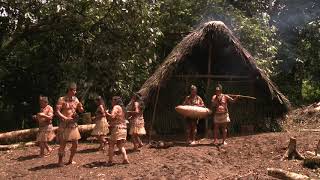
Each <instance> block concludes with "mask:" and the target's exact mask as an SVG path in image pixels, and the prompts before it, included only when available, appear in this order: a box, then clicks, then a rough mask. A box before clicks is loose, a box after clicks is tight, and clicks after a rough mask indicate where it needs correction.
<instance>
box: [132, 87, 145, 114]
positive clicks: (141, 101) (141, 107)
mask: <svg viewBox="0 0 320 180" xmlns="http://www.w3.org/2000/svg"><path fill="white" fill-rule="evenodd" d="M133 94H134V96H135V97H136V102H138V103H139V106H140V110H141V111H144V109H145V105H144V102H143V99H142V95H141V94H140V93H138V92H137V93H133Z"/></svg>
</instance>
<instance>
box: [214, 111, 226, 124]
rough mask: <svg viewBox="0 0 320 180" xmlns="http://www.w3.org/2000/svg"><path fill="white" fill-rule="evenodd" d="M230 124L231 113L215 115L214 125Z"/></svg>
mask: <svg viewBox="0 0 320 180" xmlns="http://www.w3.org/2000/svg"><path fill="white" fill-rule="evenodd" d="M229 122H230V117H229V113H221V114H219V113H216V114H215V115H214V123H216V124H221V123H229Z"/></svg>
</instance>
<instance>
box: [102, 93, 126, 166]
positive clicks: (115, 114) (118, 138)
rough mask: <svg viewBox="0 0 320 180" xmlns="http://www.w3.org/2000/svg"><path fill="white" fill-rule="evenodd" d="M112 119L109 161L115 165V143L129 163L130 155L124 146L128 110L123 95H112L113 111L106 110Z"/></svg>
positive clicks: (124, 160)
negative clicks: (126, 110) (124, 104)
mask: <svg viewBox="0 0 320 180" xmlns="http://www.w3.org/2000/svg"><path fill="white" fill-rule="evenodd" d="M106 115H107V117H108V119H109V120H110V130H111V137H110V140H109V161H108V165H113V154H114V145H117V146H118V148H119V150H120V151H121V153H122V156H123V164H128V163H129V161H128V156H127V152H126V149H125V147H124V145H125V142H126V138H127V124H126V119H125V117H126V112H125V108H124V106H123V102H122V99H121V97H119V96H114V97H112V111H111V113H109V112H108V111H107V112H106Z"/></svg>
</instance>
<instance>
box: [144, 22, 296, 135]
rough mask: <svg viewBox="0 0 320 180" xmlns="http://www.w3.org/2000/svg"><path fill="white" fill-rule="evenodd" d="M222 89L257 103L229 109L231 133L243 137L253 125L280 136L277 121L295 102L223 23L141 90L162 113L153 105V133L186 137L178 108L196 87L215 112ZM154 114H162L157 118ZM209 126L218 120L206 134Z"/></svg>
mask: <svg viewBox="0 0 320 180" xmlns="http://www.w3.org/2000/svg"><path fill="white" fill-rule="evenodd" d="M217 83H220V84H222V86H223V92H224V93H226V94H242V95H249V96H254V97H256V98H257V100H256V101H253V100H247V99H241V100H239V101H237V102H236V103H235V104H229V111H230V118H231V124H230V126H229V130H230V131H229V132H231V133H236V132H239V131H240V129H241V127H242V126H244V125H252V126H253V127H254V128H255V129H256V130H259V131H260V130H261V131H271V130H277V125H279V123H277V121H275V118H276V117H280V116H281V115H283V113H284V112H286V111H287V110H288V107H289V104H290V103H289V101H288V100H287V99H286V98H285V96H284V95H283V94H282V93H281V92H280V91H279V90H278V89H277V88H276V86H275V85H274V84H273V83H272V82H271V80H270V79H269V78H268V77H267V75H266V74H265V73H264V72H263V71H261V70H260V69H259V68H258V67H257V65H256V63H255V61H254V59H253V57H252V56H251V55H250V53H249V52H247V51H246V50H245V49H244V48H243V47H242V46H241V45H240V43H239V41H238V39H237V38H235V37H234V36H233V35H232V33H231V31H230V30H229V29H228V28H227V27H226V26H225V25H224V24H223V23H222V22H218V21H213V22H208V23H206V24H204V25H203V26H202V27H200V28H199V29H198V30H196V31H194V32H192V33H190V34H189V35H188V36H186V37H185V38H184V39H183V40H182V41H181V42H180V43H179V44H178V45H177V46H176V47H175V48H174V49H173V51H172V52H171V53H170V55H169V56H168V57H167V58H166V60H165V61H164V62H163V63H162V64H161V65H160V66H159V68H158V69H157V70H156V71H155V73H154V74H153V75H152V76H151V77H150V78H149V79H148V80H147V81H146V82H145V83H144V85H143V86H142V87H141V89H140V92H141V93H142V94H143V96H144V98H145V100H146V101H148V102H152V103H154V102H155V103H156V104H157V108H154V106H155V104H152V103H150V105H149V106H148V107H147V109H146V111H145V118H146V122H147V123H148V122H149V123H150V122H151V119H152V120H153V129H154V130H155V131H156V132H157V133H159V134H172V133H174V134H177V133H184V132H185V125H186V122H185V120H184V119H183V117H181V116H179V115H178V114H177V113H176V112H175V109H174V108H175V107H176V106H177V105H180V104H181V103H182V102H183V100H184V98H185V97H186V96H187V95H189V88H190V85H191V84H194V85H196V86H197V87H198V94H199V95H200V96H201V97H202V99H203V100H204V102H205V104H206V106H207V107H209V108H211V97H212V95H213V94H214V88H215V86H216V84H217ZM158 87H161V88H160V91H159V88H158ZM156 91H157V92H156ZM158 92H159V96H158ZM156 94H157V95H156ZM155 97H159V101H155V99H156V98H155ZM154 109H155V112H156V113H155V117H154V118H152V117H153V116H152V114H153V110H154ZM206 125H207V127H212V118H210V119H209V121H208V124H205V123H204V120H200V123H199V127H198V130H199V131H200V133H201V132H202V133H203V132H204V130H205V129H206V128H204V126H206Z"/></svg>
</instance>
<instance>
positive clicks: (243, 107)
mask: <svg viewBox="0 0 320 180" xmlns="http://www.w3.org/2000/svg"><path fill="white" fill-rule="evenodd" d="M174 77H175V78H171V79H170V81H169V82H168V83H167V85H166V86H165V87H163V88H161V89H160V94H159V103H158V106H157V113H156V119H155V122H154V129H155V130H156V132H157V134H182V133H185V128H186V120H185V119H184V117H182V116H180V115H179V114H178V113H177V112H176V111H175V107H176V106H178V105H180V104H182V102H183V101H184V99H185V97H186V96H187V95H189V93H190V86H191V84H194V85H196V86H197V87H198V95H199V96H200V97H201V98H202V99H203V101H204V102H205V105H206V107H208V108H211V97H212V96H213V95H214V89H215V85H216V84H217V83H220V84H222V86H223V90H224V92H227V93H230V94H252V93H251V91H252V88H250V87H251V86H250V85H251V83H252V82H251V81H249V80H246V81H245V80H243V81H231V80H224V81H222V80H219V81H218V80H216V79H214V78H212V79H210V86H209V88H207V87H206V85H207V79H206V78H196V77H193V78H191V77H189V76H187V77H182V76H181V75H178V76H174ZM256 107H257V104H256V102H255V101H251V100H245V99H244V100H240V101H238V102H237V103H236V104H229V111H230V118H231V120H232V121H231V123H230V129H229V130H230V133H232V134H234V133H239V132H240V130H241V126H245V125H254V126H256V124H255V123H254V122H258V121H257V120H255V118H257V117H255V116H256ZM149 117H150V118H151V114H150V113H149ZM212 119H213V118H212V116H211V117H209V118H208V124H207V125H206V120H205V119H200V120H199V124H198V134H200V135H202V136H204V135H205V133H206V126H208V128H209V129H212V126H213V124H212Z"/></svg>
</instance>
